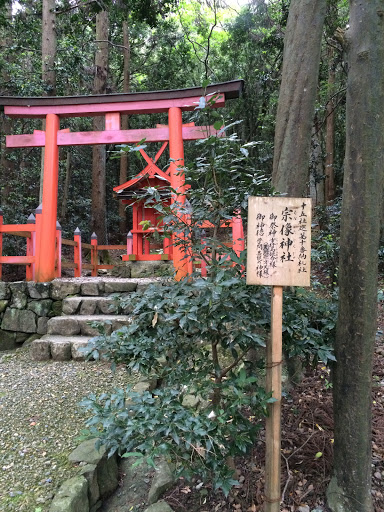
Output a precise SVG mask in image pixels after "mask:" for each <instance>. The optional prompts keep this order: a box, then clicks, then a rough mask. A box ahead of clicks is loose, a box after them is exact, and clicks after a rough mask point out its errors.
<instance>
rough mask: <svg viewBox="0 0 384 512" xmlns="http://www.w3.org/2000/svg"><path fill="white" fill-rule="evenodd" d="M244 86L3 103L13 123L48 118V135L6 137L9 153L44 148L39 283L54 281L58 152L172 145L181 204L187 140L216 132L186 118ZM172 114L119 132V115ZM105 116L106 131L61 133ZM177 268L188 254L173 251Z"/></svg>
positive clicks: (6, 99) (237, 83)
mask: <svg viewBox="0 0 384 512" xmlns="http://www.w3.org/2000/svg"><path fill="white" fill-rule="evenodd" d="M242 89H243V81H242V80H235V81H231V82H223V83H219V84H214V85H210V86H208V87H207V88H205V89H203V88H199V87H192V88H189V89H178V90H171V91H156V92H145V93H126V94H108V95H107V94H106V95H94V96H72V97H44V98H15V97H6V96H3V97H0V105H4V113H5V114H6V115H8V116H10V117H21V118H43V119H44V118H45V120H46V129H45V131H41V130H35V131H34V133H33V134H24V135H7V137H6V145H7V147H8V148H23V147H45V155H44V181H43V201H42V214H41V229H40V230H39V232H38V233H37V240H36V261H35V276H36V277H35V279H36V281H37V282H48V281H51V280H53V279H54V278H55V249H56V247H55V237H56V221H57V194H58V169H59V146H75V145H83V144H86V145H93V144H134V143H138V142H140V141H141V140H143V139H145V140H146V141H147V142H166V141H169V157H170V159H171V164H170V176H171V187H172V188H173V189H174V190H176V191H177V192H178V193H179V194H181V195H180V196H179V197H174V198H173V199H172V200H173V201H181V202H182V201H183V192H185V188H184V176H183V175H182V174H180V173H179V172H178V168H179V167H182V166H183V165H184V140H197V139H200V138H205V137H207V136H208V135H214V134H216V130H214V129H213V127H205V126H203V127H199V126H182V112H183V111H191V110H195V109H196V107H197V106H198V105H199V103H200V98H201V97H202V96H206V97H207V96H208V97H211V98H213V101H212V106H214V107H216V108H217V107H222V106H224V104H225V100H226V99H231V98H237V97H239V95H240V93H241V91H242ZM160 112H168V126H164V127H159V128H147V129H138V130H121V128H120V117H121V114H129V115H133V114H151V113H160ZM101 115H102V116H105V130H104V131H100V132H94V131H89V132H74V133H70V132H69V129H63V130H60V118H65V117H89V116H101ZM173 254H174V256H173V261H174V266H175V269H176V272H177V278H178V279H181V278H182V277H184V276H185V275H187V273H188V269H187V268H186V262H185V259H184V253H183V251H182V249H181V248H180V247H175V248H174V253H173Z"/></svg>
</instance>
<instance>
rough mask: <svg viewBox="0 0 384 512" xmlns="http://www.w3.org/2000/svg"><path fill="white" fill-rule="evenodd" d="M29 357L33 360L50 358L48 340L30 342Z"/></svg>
mask: <svg viewBox="0 0 384 512" xmlns="http://www.w3.org/2000/svg"><path fill="white" fill-rule="evenodd" d="M30 350H31V357H32V359H33V360H34V361H47V360H48V359H51V348H50V345H49V341H48V340H41V339H40V340H35V341H33V342H32V343H31V349H30Z"/></svg>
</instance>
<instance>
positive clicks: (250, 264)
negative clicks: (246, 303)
mask: <svg viewBox="0 0 384 512" xmlns="http://www.w3.org/2000/svg"><path fill="white" fill-rule="evenodd" d="M248 206H249V208H248V243H247V247H248V260H247V283H248V284H262V285H274V286H309V284H310V266H311V199H302V198H291V197H250V198H249V205H248Z"/></svg>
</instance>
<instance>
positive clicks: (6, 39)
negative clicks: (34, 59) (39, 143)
mask: <svg viewBox="0 0 384 512" xmlns="http://www.w3.org/2000/svg"><path fill="white" fill-rule="evenodd" d="M4 10H5V12H6V16H7V18H8V17H9V18H12V2H11V1H8V2H7V3H6V5H5V6H4ZM0 30H1V32H0V41H1V43H2V44H1V46H2V47H3V48H11V47H12V37H11V29H10V28H8V27H7V26H3V27H1V28H0ZM11 55H12V53H11V52H7V53H6V56H7V57H6V58H7V62H9V59H10V56H11ZM11 58H12V57H11ZM1 78H2V87H1V89H0V94H1V95H8V94H11V91H10V90H9V88H8V85H6V84H8V82H9V80H10V76H9V75H8V72H7V70H6V68H5V67H4V68H3V69H2V70H1ZM12 126H13V120H12V119H11V118H10V117H6V116H5V115H4V113H1V114H0V135H1V137H0V178H1V185H2V186H1V205H2V206H5V205H7V204H8V201H9V193H10V185H9V183H10V181H11V177H12V175H13V172H14V169H15V164H14V162H13V161H12V160H11V158H10V155H11V151H12V150H10V149H9V148H7V147H6V145H5V135H9V134H11V133H12Z"/></svg>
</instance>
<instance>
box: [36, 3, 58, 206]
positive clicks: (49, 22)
mask: <svg viewBox="0 0 384 512" xmlns="http://www.w3.org/2000/svg"><path fill="white" fill-rule="evenodd" d="M56 50H57V37H56V12H55V0H43V18H42V32H41V77H42V80H43V87H44V92H43V95H44V96H55V95H56V70H55V59H56ZM42 130H45V120H43V122H42ZM44 155H45V150H44V148H42V149H41V171H40V197H39V202H40V203H41V202H42V200H43V179H44Z"/></svg>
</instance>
